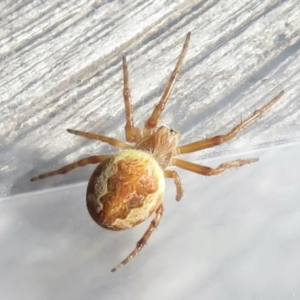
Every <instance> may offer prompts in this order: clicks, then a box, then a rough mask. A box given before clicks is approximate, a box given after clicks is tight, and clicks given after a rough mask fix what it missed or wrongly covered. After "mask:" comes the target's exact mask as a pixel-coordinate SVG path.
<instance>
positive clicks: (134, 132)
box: [123, 56, 142, 143]
mask: <svg viewBox="0 0 300 300" xmlns="http://www.w3.org/2000/svg"><path fill="white" fill-rule="evenodd" d="M123 79H124V88H123V97H124V103H125V114H126V125H125V135H126V141H127V142H130V143H132V142H136V141H137V140H140V139H141V137H142V135H141V132H140V129H139V128H137V127H134V122H133V113H132V104H131V94H130V88H129V79H128V67H127V60H126V57H125V56H123Z"/></svg>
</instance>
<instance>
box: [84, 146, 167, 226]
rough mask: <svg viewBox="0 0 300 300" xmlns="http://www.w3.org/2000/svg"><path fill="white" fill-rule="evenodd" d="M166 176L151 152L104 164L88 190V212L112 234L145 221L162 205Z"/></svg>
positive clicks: (127, 153)
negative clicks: (112, 231) (114, 231)
mask: <svg viewBox="0 0 300 300" xmlns="http://www.w3.org/2000/svg"><path fill="white" fill-rule="evenodd" d="M164 191H165V178H164V172H163V170H162V169H161V167H160V166H159V164H158V162H157V161H156V160H155V159H154V158H153V156H151V155H150V154H148V153H147V152H144V151H140V150H124V151H121V152H119V153H117V154H115V155H112V156H111V157H110V158H107V159H105V160H104V161H103V162H101V163H100V164H99V165H98V166H97V168H96V169H95V171H94V172H93V174H92V176H91V178H90V181H89V184H88V187H87V196H86V201H87V208H88V211H89V213H90V215H91V217H92V218H93V220H94V221H95V222H96V223H97V224H99V225H100V226H102V227H104V228H107V229H111V230H124V229H128V228H131V227H133V226H135V225H137V224H139V223H141V222H143V221H145V220H146V219H147V218H148V217H149V216H150V215H151V214H152V213H153V212H154V211H155V210H156V209H157V208H158V206H159V205H160V204H161V202H162V199H163V195H164Z"/></svg>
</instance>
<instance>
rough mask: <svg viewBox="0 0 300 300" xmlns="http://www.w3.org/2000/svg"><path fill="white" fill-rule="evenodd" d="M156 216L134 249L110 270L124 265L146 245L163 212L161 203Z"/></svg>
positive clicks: (113, 270) (115, 269) (116, 269)
mask: <svg viewBox="0 0 300 300" xmlns="http://www.w3.org/2000/svg"><path fill="white" fill-rule="evenodd" d="M155 213H156V216H155V218H154V219H153V220H152V221H151V223H150V225H149V227H148V229H147V230H146V232H145V233H144V235H143V236H142V238H141V239H140V240H139V241H138V242H137V244H136V246H135V248H134V250H133V251H132V252H131V253H130V254H129V255H128V256H127V257H126V258H125V259H124V260H123V261H122V262H120V263H119V264H118V265H117V266H116V267H115V268H113V269H112V270H111V271H112V272H115V271H118V270H119V269H121V268H122V267H124V266H125V265H126V264H127V263H128V262H129V261H130V260H132V259H133V258H134V257H135V256H136V255H137V254H139V252H140V251H141V250H142V248H143V247H144V246H145V245H146V243H147V241H148V239H149V237H150V236H151V234H152V232H153V230H154V229H155V228H156V227H157V226H158V224H159V222H160V220H161V217H162V214H163V205H162V204H161V205H160V206H159V207H158V208H157V210H156V212H155Z"/></svg>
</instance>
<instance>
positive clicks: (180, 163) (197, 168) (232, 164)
mask: <svg viewBox="0 0 300 300" xmlns="http://www.w3.org/2000/svg"><path fill="white" fill-rule="evenodd" d="M256 161H258V158H250V159H238V160H233V161H229V162H226V163H223V164H221V165H219V166H218V167H217V168H210V167H206V166H201V165H198V164H194V163H192V162H189V161H186V160H183V159H179V158H173V160H172V164H173V165H174V166H177V167H179V168H181V169H184V170H188V171H191V172H194V173H198V174H201V175H205V176H213V175H218V174H220V173H222V172H224V171H225V170H227V169H231V168H237V167H241V166H243V165H246V164H251V163H253V162H256Z"/></svg>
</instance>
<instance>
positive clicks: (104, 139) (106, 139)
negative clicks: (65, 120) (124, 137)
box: [67, 129, 133, 149]
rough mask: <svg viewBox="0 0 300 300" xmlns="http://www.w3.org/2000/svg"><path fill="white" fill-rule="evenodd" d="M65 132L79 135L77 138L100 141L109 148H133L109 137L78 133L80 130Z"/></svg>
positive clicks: (83, 132)
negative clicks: (109, 146)
mask: <svg viewBox="0 0 300 300" xmlns="http://www.w3.org/2000/svg"><path fill="white" fill-rule="evenodd" d="M67 131H68V132H69V133H72V134H75V135H79V136H82V137H85V138H87V139H90V140H97V141H101V142H103V143H107V144H109V145H111V146H114V147H117V148H120V149H132V148H133V147H132V146H131V145H127V144H125V143H123V142H121V141H119V140H117V139H114V138H111V137H108V136H105V135H101V134H95V133H91V132H85V131H80V130H74V129H67Z"/></svg>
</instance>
